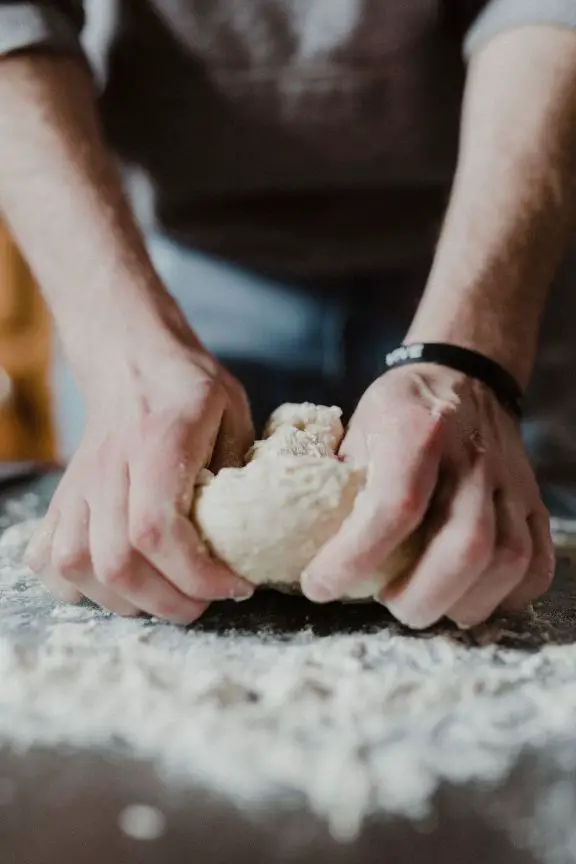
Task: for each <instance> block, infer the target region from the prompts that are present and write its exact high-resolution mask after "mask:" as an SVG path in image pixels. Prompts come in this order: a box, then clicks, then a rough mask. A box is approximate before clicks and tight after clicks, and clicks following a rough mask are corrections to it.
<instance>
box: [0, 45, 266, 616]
mask: <svg viewBox="0 0 576 864" xmlns="http://www.w3.org/2000/svg"><path fill="white" fill-rule="evenodd" d="M0 207H1V208H2V211H3V212H4V214H5V217H6V218H7V220H8V222H9V225H10V227H11V228H12V230H13V232H14V234H15V236H16V238H17V240H18V241H19V244H20V246H21V248H22V249H23V251H24V253H25V255H26V257H27V259H28V261H29V262H30V264H31V266H32V268H33V270H34V272H35V274H36V277H37V279H38V281H39V283H40V285H41V287H42V290H43V291H44V293H45V295H46V298H47V300H48V303H49V305H50V307H51V309H52V312H53V314H54V317H55V319H56V323H57V325H58V329H59V332H60V335H61V337H62V340H63V343H64V347H65V350H66V352H67V354H68V357H69V359H70V361H71V364H72V367H73V371H74V373H75V375H76V377H77V379H78V381H79V383H80V386H81V389H82V392H83V395H84V398H85V402H86V406H87V415H88V416H87V426H86V431H85V434H84V438H83V440H82V443H81V444H80V447H79V449H78V451H77V452H76V454H75V455H74V458H73V459H72V461H71V463H70V465H69V466H68V469H67V471H66V473H65V475H64V477H63V479H62V481H61V483H60V485H59V487H58V489H57V491H56V494H55V496H54V498H53V500H52V502H51V505H50V508H49V510H48V514H47V516H46V518H45V520H44V522H43V524H42V527H41V528H40V530H39V531H38V533H37V535H36V537H35V538H34V540H33V541H32V544H31V546H30V549H29V554H28V561H29V563H30V566H31V567H32V568H33V569H34V570H35V571H36V572H37V573H38V574H39V575H40V576H41V577H42V579H43V580H44V582H45V583H46V584H47V585H48V587H49V588H50V589H51V590H52V591H53V592H54V593H55V594H57V595H58V596H59V597H61V598H64V599H67V600H71V601H77V600H79V599H81V598H82V597H83V596H84V597H88V598H89V599H91V600H93V601H94V602H95V603H97V604H99V605H102V606H105V607H106V608H108V609H111V610H112V611H114V612H118V613H120V614H124V615H133V614H138V613H139V612H141V611H144V612H147V613H149V614H152V615H157V616H159V617H161V618H167V619H169V620H172V621H176V622H189V621H192V620H194V619H195V618H197V617H198V616H199V615H200V614H201V613H202V612H203V611H204V609H205V608H206V606H207V605H208V603H209V602H210V601H212V600H215V599H220V598H228V597H232V596H243V597H245V596H248V595H249V594H250V593H251V591H252V589H251V587H250V586H248V585H247V584H246V583H244V581H243V580H240V579H239V578H237V577H236V575H235V574H233V573H231V571H230V570H229V569H228V568H227V567H225V566H224V565H223V564H220V563H219V562H217V561H216V560H215V559H213V558H212V557H211V556H210V555H209V553H208V550H207V549H206V547H205V546H204V544H202V543H201V542H200V538H199V537H198V535H197V533H196V531H195V529H194V526H193V525H192V523H191V522H190V519H189V514H190V507H191V501H192V495H193V489H194V483H195V478H196V476H197V474H198V471H199V470H200V469H201V468H202V467H203V466H204V465H206V464H207V463H208V462H209V461H210V460H211V459H212V458H218V446H219V444H222V451H221V452H222V453H226V454H227V457H229V455H230V454H234V455H235V456H236V457H239V456H240V454H242V453H244V452H245V450H246V449H247V447H248V446H249V444H250V443H251V440H252V429H251V421H250V413H249V409H248V405H247V402H246V399H245V396H244V394H243V391H242V390H241V388H240V386H239V385H238V383H237V382H235V381H234V380H233V379H232V378H231V376H229V375H227V373H225V372H224V370H222V369H221V368H220V367H219V366H218V364H217V363H216V362H215V361H214V359H213V358H211V357H210V356H209V355H208V354H207V352H206V351H204V350H203V349H202V346H200V345H199V343H198V340H197V339H196V337H195V335H194V334H193V333H192V331H191V330H190V329H189V328H188V326H187V324H186V323H185V321H184V319H183V318H182V316H181V315H180V313H179V310H178V309H177V307H176V305H175V304H174V303H173V302H172V301H171V299H170V298H169V295H168V294H167V292H166V290H165V288H164V287H163V286H162V284H161V283H160V281H159V279H158V278H157V276H156V274H155V272H154V270H153V267H152V265H151V262H150V260H149V258H148V255H147V253H146V250H145V248H144V244H143V241H142V238H141V236H140V234H139V231H138V229H137V227H136V225H135V223H134V220H133V218H132V215H131V212H130V208H129V206H128V204H127V202H126V201H125V199H124V197H123V194H122V191H121V186H120V183H119V179H118V177H117V175H116V172H115V169H114V166H113V162H112V160H111V158H110V156H109V155H108V153H107V151H106V148H105V145H104V143H103V140H102V134H101V131H100V128H99V123H98V119H97V112H96V107H95V101H94V95H93V92H92V85H91V81H90V77H89V74H88V73H87V71H86V70H85V69H84V68H83V67H82V63H81V62H80V61H78V60H75V59H72V58H66V57H64V56H54V55H48V54H42V53H26V54H24V53H23V54H21V55H12V56H9V57H6V58H5V59H0Z"/></svg>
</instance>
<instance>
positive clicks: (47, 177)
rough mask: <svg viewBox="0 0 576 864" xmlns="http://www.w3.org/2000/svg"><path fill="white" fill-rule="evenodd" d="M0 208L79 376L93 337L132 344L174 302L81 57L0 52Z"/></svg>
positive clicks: (112, 343) (94, 340) (98, 340)
mask: <svg viewBox="0 0 576 864" xmlns="http://www.w3.org/2000/svg"><path fill="white" fill-rule="evenodd" d="M0 209H1V210H2V212H3V214H4V217H5V219H6V220H7V222H8V224H9V226H10V228H11V230H12V232H13V234H14V236H15V238H16V240H17V242H18V243H19V245H20V247H21V249H22V250H23V252H24V254H25V256H26V258H27V260H28V262H29V264H30V265H31V267H32V269H33V271H34V273H35V275H36V277H37V279H38V282H39V284H40V286H41V288H42V290H43V292H44V294H45V296H46V298H47V301H48V304H49V306H50V307H51V310H52V312H53V314H54V317H55V319H56V322H57V325H58V328H59V331H60V334H61V337H62V339H63V342H64V346H65V349H66V351H67V353H68V355H69V357H70V359H71V361H72V363H73V365H74V366H75V369H76V372H77V375H78V376H79V377H80V378H82V376H83V375H84V371H85V370H84V366H85V364H87V363H88V362H89V360H90V357H89V356H87V355H89V354H90V353H93V352H94V350H95V346H97V345H98V344H99V343H100V344H102V343H103V342H104V341H105V342H106V350H107V351H109V352H113V350H114V346H119V347H120V346H122V347H123V349H124V350H125V351H127V352H128V351H129V350H130V344H131V343H130V333H134V331H135V330H139V331H140V332H141V333H146V332H147V330H150V332H152V331H154V332H155V333H157V332H159V331H160V330H161V329H162V327H159V326H158V324H159V323H160V322H162V321H163V319H164V318H165V317H166V314H168V317H170V312H168V313H167V309H168V310H169V309H170V303H169V301H167V296H166V293H165V291H164V290H163V288H162V286H161V285H160V283H159V280H158V279H157V277H156V275H155V273H154V270H153V267H152V265H151V263H150V260H149V258H148V255H147V253H146V250H145V248H144V244H143V242H142V239H141V237H140V234H139V231H138V229H137V227H136V225H135V223H134V221H133V218H132V214H131V212H130V208H129V206H128V204H127V202H126V201H125V199H124V196H123V193H122V190H121V185H120V182H119V178H118V176H117V172H116V170H115V167H114V165H113V161H112V159H111V158H110V156H109V154H108V153H107V150H106V147H105V145H104V143H103V139H102V134H101V131H100V127H99V123H98V118H97V111H96V105H95V98H94V93H93V89H92V84H91V81H90V77H89V74H88V72H87V70H85V69H84V68H83V66H82V64H81V62H79V61H78V60H76V59H73V58H65V57H58V56H50V55H48V54H46V55H42V54H40V53H30V54H22V55H18V56H16V55H15V56H12V57H7V58H4V59H0Z"/></svg>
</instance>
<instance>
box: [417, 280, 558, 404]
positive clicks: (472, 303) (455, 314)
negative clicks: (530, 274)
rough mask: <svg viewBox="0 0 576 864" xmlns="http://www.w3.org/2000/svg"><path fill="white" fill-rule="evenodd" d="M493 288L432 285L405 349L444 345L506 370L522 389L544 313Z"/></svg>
mask: <svg viewBox="0 0 576 864" xmlns="http://www.w3.org/2000/svg"><path fill="white" fill-rule="evenodd" d="M495 294H496V292H495V291H494V288H493V287H491V289H490V290H489V291H488V290H483V289H482V288H476V287H474V288H473V289H471V290H468V291H456V290H451V289H450V287H449V285H448V283H446V284H445V285H443V286H441V287H437V288H436V287H434V286H433V285H432V284H431V285H430V286H429V287H428V288H427V289H426V293H425V296H424V298H423V300H422V303H421V304H420V307H419V309H418V311H417V313H416V316H415V317H414V320H413V322H412V324H411V326H410V328H409V330H408V332H407V334H406V338H405V340H404V341H405V343H406V344H408V343H411V342H444V343H448V344H452V345H457V346H459V347H461V348H468V349H470V350H472V351H477V352H478V353H480V354H483V355H485V356H486V357H488V358H489V359H491V360H494V361H495V362H496V363H499V364H500V365H501V366H503V367H504V369H506V370H507V371H508V372H509V373H510V374H511V375H512V376H513V377H514V378H515V379H516V381H517V382H518V384H519V385H520V387H521V388H522V389H525V388H526V387H527V385H528V382H529V380H530V376H531V374H532V369H533V366H534V362H535V357H536V350H537V345H538V334H539V328H540V318H541V314H542V310H541V309H540V308H538V309H537V308H535V306H534V305H532V306H531V305H530V304H528V303H525V304H524V307H523V306H522V303H519V302H516V299H515V298H513V297H506V296H505V294H504V292H501V298H500V302H498V301H497V299H496V296H495Z"/></svg>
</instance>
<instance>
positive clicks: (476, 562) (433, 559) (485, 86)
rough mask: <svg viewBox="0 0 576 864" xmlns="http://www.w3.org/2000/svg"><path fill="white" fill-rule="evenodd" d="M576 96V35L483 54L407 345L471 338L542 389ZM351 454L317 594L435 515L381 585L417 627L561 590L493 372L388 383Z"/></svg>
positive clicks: (476, 619) (378, 389) (363, 571)
mask: <svg viewBox="0 0 576 864" xmlns="http://www.w3.org/2000/svg"><path fill="white" fill-rule="evenodd" d="M575 93H576V30H571V29H568V28H566V29H560V28H558V29H555V28H552V27H549V26H538V27H535V26H530V27H523V28H521V29H520V28H519V29H516V30H511V31H510V32H507V33H502V34H501V35H499V36H497V37H495V38H494V39H493V40H492V41H490V42H489V43H488V44H486V46H485V47H484V48H482V49H480V50H478V51H477V53H476V55H475V56H474V58H473V60H472V62H471V66H470V72H469V77H468V85H467V88H466V98H465V105H464V113H463V122H462V138H461V146H460V156H459V162H458V169H457V172H456V176H455V181H454V187H453V191H452V196H451V201H450V205H449V208H448V213H447V216H446V220H445V224H444V228H443V231H442V235H441V238H440V242H439V245H438V249H437V254H436V258H435V262H434V266H433V268H432V272H431V274H430V278H429V283H428V286H427V289H426V292H425V295H424V297H423V300H422V302H421V305H420V308H419V310H418V312H417V315H416V317H415V320H414V322H413V324H412V326H411V328H410V330H409V333H408V335H407V339H406V341H407V342H413V341H440V342H452V343H455V344H457V345H461V346H465V347H469V348H474V349H476V350H478V351H480V352H482V353H484V354H487V355H489V356H491V357H493V358H494V359H496V360H498V361H500V362H501V363H502V364H504V365H505V366H506V367H507V368H508V369H509V370H510V371H511V372H512V373H513V374H514V375H515V376H516V377H517V379H518V381H519V382H520V383H521V384H522V385H525V384H526V383H527V381H528V379H529V377H530V373H531V369H532V366H533V363H534V355H535V350H536V343H537V338H538V331H539V323H540V319H541V315H542V311H543V308H544V305H545V302H546V296H547V293H548V289H549V286H550V283H551V281H552V277H553V275H554V271H555V269H556V266H557V264H558V262H559V259H560V257H561V254H562V250H563V248H564V245H565V243H566V240H567V238H568V236H569V233H570V230H571V228H572V224H573V217H574V202H575V195H574V192H575V184H576V172H575V168H576V165H575V160H576V99H575V98H574V94H575ZM340 453H341V455H343V456H345V457H346V458H349V459H352V460H354V461H357V462H359V463H367V464H368V465H369V466H370V471H369V472H368V482H367V485H366V490H365V491H364V493H363V495H362V496H360V497H359V499H358V506H356V507H355V509H354V513H353V514H352V516H351V517H350V518H349V519H348V520H347V521H346V523H345V524H344V526H343V527H342V529H341V531H340V532H339V533H338V534H337V535H336V536H335V537H334V538H333V539H332V540H331V541H329V542H328V543H327V544H326V546H325V547H324V549H323V550H321V551H320V553H319V554H318V556H317V558H316V559H315V561H313V562H312V563H311V565H310V568H309V572H308V575H307V577H306V579H305V580H304V582H303V584H304V587H305V591H306V593H307V594H308V596H309V597H311V598H312V599H319V600H325V601H326V600H332V599H334V598H336V597H338V596H341V594H342V593H343V592H344V591H348V590H350V589H351V588H352V587H353V586H354V582H355V580H357V579H360V578H363V577H364V576H366V575H367V574H368V573H370V572H374V570H375V569H376V567H377V566H378V565H379V564H380V562H382V561H383V560H385V558H386V556H387V555H388V554H390V553H391V552H393V551H394V550H395V549H397V548H398V546H399V545H400V544H401V543H402V542H403V541H404V540H405V539H406V538H407V537H408V536H409V535H410V534H411V533H412V532H413V531H414V530H415V529H416V528H418V527H419V526H420V525H421V524H422V520H423V519H425V518H428V519H430V520H431V522H430V524H431V525H432V526H433V531H431V532H430V533H429V534H427V535H426V547H425V550H424V551H423V553H422V555H421V558H420V560H419V561H418V563H417V565H416V566H415V567H414V569H413V570H412V571H411V572H410V573H408V574H406V577H405V578H404V579H402V580H399V581H398V582H397V583H396V584H394V585H392V586H390V587H389V588H388V589H387V590H385V591H384V592H383V594H382V595H381V600H382V602H384V603H385V605H386V606H388V608H389V609H390V610H391V611H392V612H393V613H394V615H396V616H397V617H398V618H399V619H400V620H401V621H403V622H404V623H406V624H409V625H410V626H412V627H427V626H429V625H430V624H432V623H434V622H435V621H437V620H438V619H439V618H441V617H443V616H447V617H449V618H451V619H452V620H453V621H455V622H457V623H458V624H460V625H461V626H466V627H468V626H472V625H474V624H478V623H480V622H481V621H483V620H485V619H486V618H487V617H488V616H489V615H490V614H491V613H492V612H493V611H494V610H495V609H497V608H498V607H499V606H500V605H501V604H506V605H507V606H508V607H509V608H511V609H520V608H523V607H524V606H525V605H526V604H527V603H528V602H531V601H532V600H534V599H535V598H536V597H539V596H540V595H541V594H542V593H543V592H544V591H545V590H546V588H547V587H548V586H549V584H550V580H551V578H552V574H553V572H554V553H553V546H552V542H551V539H550V527H549V518H548V514H547V513H546V510H545V508H544V505H543V503H542V500H541V497H540V492H539V489H538V486H537V484H536V480H535V477H534V474H533V472H532V470H531V467H530V465H529V462H528V459H527V456H526V454H525V452H524V449H523V446H522V440H521V437H520V431H519V429H518V426H517V424H516V423H515V422H514V421H513V420H512V418H511V417H510V416H508V414H507V413H506V412H505V411H503V410H502V408H501V406H500V405H499V404H498V403H497V402H496V400H495V397H494V395H493V394H492V393H491V392H489V391H488V389H487V388H485V387H483V386H482V385H480V384H478V382H476V381H474V380H473V379H470V378H467V377H466V376H464V375H462V374H460V373H456V372H454V371H453V370H451V369H446V368H443V367H440V366H434V367H432V366H427V365H426V364H422V365H414V366H409V367H406V368H400V369H396V370H394V371H393V372H391V373H390V374H386V375H383V376H382V377H381V378H379V379H378V380H376V381H375V382H374V384H373V385H372V386H371V387H370V388H369V389H368V390H367V391H366V393H365V394H364V396H363V398H362V399H361V400H360V404H359V406H358V408H357V410H356V413H355V415H354V417H353V418H352V422H351V424H350V426H349V429H348V432H347V436H346V438H345V440H344V442H343V445H342V447H341V449H340Z"/></svg>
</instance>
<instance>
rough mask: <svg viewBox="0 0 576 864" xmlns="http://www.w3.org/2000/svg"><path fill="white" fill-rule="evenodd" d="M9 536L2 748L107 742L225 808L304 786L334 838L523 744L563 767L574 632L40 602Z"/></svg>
mask: <svg viewBox="0 0 576 864" xmlns="http://www.w3.org/2000/svg"><path fill="white" fill-rule="evenodd" d="M25 535H26V528H25V527H22V528H18V529H16V530H15V531H13V532H11V535H10V534H7V535H5V538H4V540H3V541H2V542H0V632H1V633H2V636H1V637H0V740H2V741H4V742H5V743H6V744H7V745H9V746H11V747H12V748H14V749H15V750H17V751H26V749H27V748H29V747H31V746H33V745H66V746H70V745H72V746H77V747H96V748H104V747H118V746H120V745H121V746H122V747H123V748H127V749H128V751H129V752H131V753H133V754H134V755H135V756H138V757H142V758H149V759H152V760H153V761H154V763H155V764H156V765H157V766H158V769H159V771H161V772H162V774H163V776H165V777H166V778H167V779H168V780H169V781H170V782H174V783H192V784H201V785H204V786H205V787H207V788H210V789H212V790H216V791H218V792H220V793H223V794H225V795H227V796H229V797H230V798H231V799H232V800H233V801H234V802H236V803H237V804H238V806H243V807H247V808H255V809H262V808H265V807H266V806H270V805H275V804H276V803H278V802H280V803H282V802H284V803H286V804H288V805H290V804H292V803H302V801H304V802H305V803H306V804H307V806H308V807H309V808H310V809H311V810H312V811H314V812H315V813H316V814H318V815H319V816H321V817H322V818H324V819H325V820H326V821H327V822H328V824H329V826H330V829H331V831H332V833H333V834H334V835H335V836H336V837H339V838H342V839H346V838H351V837H353V836H355V834H356V833H357V832H358V831H359V829H360V828H361V826H362V823H363V821H364V820H365V819H366V817H367V816H369V815H370V814H372V813H374V812H380V811H385V812H386V813H388V814H398V815H406V816H409V817H415V818H418V817H420V816H425V815H426V814H427V813H428V811H429V808H430V806H431V801H432V796H433V795H434V793H435V792H436V791H437V789H438V787H439V786H440V785H441V784H442V783H445V782H452V783H457V784H460V783H469V782H475V783H481V784H483V785H485V786H486V785H488V786H489V785H490V784H495V783H497V782H498V781H500V780H501V779H503V778H505V777H506V775H507V774H508V772H509V770H510V768H511V767H512V766H513V765H514V763H515V762H516V760H517V758H518V756H519V754H520V753H521V752H522V751H523V750H524V749H526V748H532V749H534V750H535V751H542V752H546V753H547V754H551V758H552V756H554V754H560V753H561V754H562V759H563V761H564V762H565V763H566V764H576V744H575V743H574V741H573V738H574V734H573V733H574V729H575V728H576V646H573V645H571V644H567V645H547V646H546V645H545V646H544V647H541V648H540V650H536V651H534V650H530V651H526V650H521V649H520V648H503V647H501V646H498V645H486V646H484V647H474V648H471V647H470V646H469V645H467V644H464V643H458V642H456V641H454V640H453V639H450V638H448V637H447V636H446V635H435V636H433V637H431V638H422V637H411V636H406V635H403V634H402V633H401V632H400V631H399V630H397V629H395V628H393V627H380V628H378V629H374V630H372V632H360V633H352V634H333V635H328V636H324V637H319V636H317V635H314V633H313V632H312V630H311V629H309V628H308V629H304V630H303V631H301V632H296V633H293V634H291V635H284V636H282V635H277V634H274V633H273V632H261V633H257V634H250V633H246V632H243V631H237V632H235V631H232V632H226V633H218V632H206V631H202V630H201V629H191V630H184V629H179V628H176V627H172V626H170V625H166V624H160V623H154V622H150V621H142V620H139V621H129V620H121V619H117V618H114V617H112V616H108V615H107V614H105V613H102V612H99V611H96V610H94V609H92V608H87V607H80V608H77V609H68V608H65V607H58V606H56V605H55V603H54V601H53V600H52V599H51V598H50V597H49V596H48V594H47V593H46V592H45V591H44V589H43V588H42V587H41V586H40V585H39V583H38V582H36V581H35V580H33V579H32V577H31V576H30V574H29V572H28V571H27V569H26V568H24V567H23V566H22V565H21V564H20V563H19V562H20V561H21V554H22V550H23V546H24V543H25V539H26V536H25ZM298 602H300V601H298ZM249 605H250V604H242V609H245V608H247V607H248V606H249ZM534 627H535V632H540V631H539V630H538V628H539V627H542V633H544V631H545V628H544V627H543V625H540V624H538V622H536V623H535V625H534ZM570 760H572V762H571V763H570ZM542 806H544V805H542ZM572 818H573V817H570V820H572Z"/></svg>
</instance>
